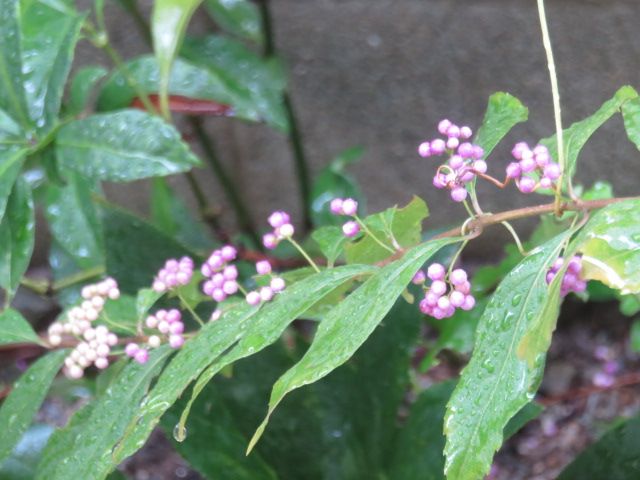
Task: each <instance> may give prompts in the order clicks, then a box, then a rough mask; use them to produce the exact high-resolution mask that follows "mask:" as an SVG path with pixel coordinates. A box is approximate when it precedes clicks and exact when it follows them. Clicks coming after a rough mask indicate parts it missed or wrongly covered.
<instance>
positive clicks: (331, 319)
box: [248, 238, 460, 450]
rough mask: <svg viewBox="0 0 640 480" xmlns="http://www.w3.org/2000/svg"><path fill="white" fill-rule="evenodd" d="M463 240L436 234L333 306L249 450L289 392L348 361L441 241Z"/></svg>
mask: <svg viewBox="0 0 640 480" xmlns="http://www.w3.org/2000/svg"><path fill="white" fill-rule="evenodd" d="M459 240H460V239H458V238H449V239H441V240H433V241H430V242H427V243H424V244H422V245H419V246H417V247H415V248H413V249H411V250H409V251H407V252H406V253H405V255H404V256H403V257H402V258H401V259H399V260H396V261H395V262H392V263H390V264H389V265H387V266H385V267H384V268H382V269H381V270H380V271H379V272H378V273H376V274H375V275H373V276H372V277H371V278H369V279H368V280H367V281H366V282H365V283H364V284H362V286H360V287H359V288H358V289H356V290H355V291H354V292H353V293H352V294H351V295H349V296H348V297H347V298H346V299H345V300H344V301H343V302H341V303H340V304H339V305H338V306H336V307H335V308H334V309H333V310H331V312H329V314H327V316H326V317H325V318H324V320H323V321H322V322H321V323H320V326H319V327H318V331H317V332H316V335H315V337H314V341H313V343H312V344H311V347H310V348H309V350H308V351H307V353H306V354H305V355H304V357H303V358H302V360H300V362H298V363H297V364H296V365H295V366H294V367H293V368H291V369H290V370H288V371H287V372H286V373H285V374H284V375H283V376H282V377H280V379H278V381H277V382H276V384H275V385H274V386H273V391H272V393H271V398H270V400H269V411H268V413H267V416H266V418H265V420H264V421H263V422H262V424H261V425H260V426H259V427H258V429H257V431H256V433H255V434H254V436H253V438H252V439H251V442H250V444H249V448H248V450H251V448H253V446H254V445H255V444H256V442H257V441H258V439H259V438H260V436H261V434H262V432H263V431H264V429H265V428H266V426H267V422H268V421H269V416H270V415H271V414H272V413H273V411H274V410H275V408H276V407H277V405H278V404H279V403H280V402H281V401H282V399H283V398H284V397H285V395H287V393H289V392H291V391H292V390H295V389H296V388H299V387H302V386H303V385H307V384H309V383H313V382H315V381H318V380H319V379H321V378H322V377H324V376H326V375H327V374H328V373H329V372H331V371H332V370H333V369H335V368H337V367H338V366H340V365H342V364H343V363H344V362H346V361H347V360H348V359H349V358H350V357H351V356H352V355H353V354H354V352H355V351H356V350H357V349H358V348H359V347H360V346H361V345H362V344H363V343H364V341H365V340H366V339H367V337H368V336H369V335H370V334H371V332H373V330H374V329H375V327H376V326H377V325H378V323H379V322H380V321H381V320H382V319H383V318H384V316H385V315H386V314H387V312H388V311H389V310H390V309H391V307H392V306H393V304H394V303H395V302H396V300H397V299H398V297H399V296H400V295H401V293H402V291H403V290H404V289H405V288H406V286H407V284H408V283H409V282H410V281H411V278H413V276H414V275H415V273H416V272H417V271H418V270H419V268H420V266H421V265H422V264H423V263H424V262H425V261H427V260H428V259H429V258H430V257H431V256H432V255H433V254H434V253H436V252H437V251H438V250H439V249H440V248H441V247H443V246H445V245H447V244H449V243H454V242H456V241H459Z"/></svg>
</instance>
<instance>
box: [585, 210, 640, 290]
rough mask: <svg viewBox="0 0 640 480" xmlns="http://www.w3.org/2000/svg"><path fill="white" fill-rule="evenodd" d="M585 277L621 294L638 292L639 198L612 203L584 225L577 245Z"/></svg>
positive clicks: (639, 269) (639, 259) (639, 274)
mask: <svg viewBox="0 0 640 480" xmlns="http://www.w3.org/2000/svg"><path fill="white" fill-rule="evenodd" d="M579 250H580V252H582V262H583V272H582V276H583V278H584V279H587V280H599V281H601V282H602V283H604V284H605V285H608V286H609V287H611V288H615V289H617V290H620V292H621V293H622V294H628V293H640V200H633V199H632V200H626V201H623V202H618V203H614V204H611V205H608V206H607V207H605V208H603V209H601V210H600V211H598V212H596V213H595V214H594V215H593V216H592V217H591V219H590V220H589V223H588V224H587V225H586V226H585V228H584V230H583V235H582V241H581V246H580V247H579Z"/></svg>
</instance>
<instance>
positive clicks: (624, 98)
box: [540, 86, 638, 180]
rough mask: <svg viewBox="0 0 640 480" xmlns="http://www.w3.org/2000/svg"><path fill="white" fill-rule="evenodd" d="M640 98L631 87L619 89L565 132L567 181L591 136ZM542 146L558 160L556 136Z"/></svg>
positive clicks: (573, 172)
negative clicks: (631, 101) (592, 112)
mask: <svg viewBox="0 0 640 480" xmlns="http://www.w3.org/2000/svg"><path fill="white" fill-rule="evenodd" d="M637 97H638V93H637V92H636V91H635V90H634V89H633V88H631V87H629V86H625V87H622V88H621V89H619V90H618V91H617V92H616V94H615V95H614V96H613V98H612V99H610V100H607V101H606V102H605V103H603V104H602V106H601V107H600V108H599V109H598V110H597V111H596V112H595V113H594V114H593V115H591V116H589V117H587V118H585V119H584V120H581V121H579V122H576V123H574V124H572V125H571V126H570V127H569V128H567V129H565V130H564V131H563V134H562V135H563V139H564V150H565V162H566V164H565V174H566V177H563V178H565V179H566V180H569V179H570V178H572V177H573V175H574V174H575V171H576V164H577V162H578V155H579V154H580V151H581V150H582V147H584V146H585V144H586V143H587V141H588V140H589V138H590V137H591V135H593V134H594V132H595V131H596V130H597V129H598V128H600V127H601V126H602V125H603V124H604V123H605V122H606V121H607V120H609V119H610V118H611V117H612V116H613V115H614V114H615V113H617V112H619V111H620V109H621V108H622V106H623V105H624V104H625V103H627V102H628V101H629V100H632V99H634V98H637ZM540 143H541V144H542V145H545V146H546V147H547V148H548V149H549V153H550V154H551V157H552V158H554V159H555V160H556V161H557V160H558V144H557V140H556V136H555V135H553V136H552V137H549V138H545V139H542V140H540Z"/></svg>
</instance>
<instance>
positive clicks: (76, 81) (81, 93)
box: [67, 67, 108, 115]
mask: <svg viewBox="0 0 640 480" xmlns="http://www.w3.org/2000/svg"><path fill="white" fill-rule="evenodd" d="M107 73H108V72H107V70H106V69H105V68H104V67H82V68H80V69H79V70H78V72H77V73H76V74H75V76H74V77H73V80H72V82H71V87H70V88H69V105H68V108H67V110H68V113H70V114H71V115H78V114H80V113H82V112H83V111H84V110H85V109H87V108H88V107H89V99H90V96H91V93H92V91H93V88H94V87H95V85H96V83H98V82H99V81H100V80H101V79H103V78H104V77H105V76H106V75H107Z"/></svg>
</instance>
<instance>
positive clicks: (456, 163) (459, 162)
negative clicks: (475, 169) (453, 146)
mask: <svg viewBox="0 0 640 480" xmlns="http://www.w3.org/2000/svg"><path fill="white" fill-rule="evenodd" d="M460 148H462V145H461V146H460ZM471 150H472V151H473V148H472V149H471ZM458 151H460V150H458ZM463 165H464V158H462V156H460V155H452V156H451V158H450V159H449V166H450V167H451V168H453V169H454V170H457V169H459V168H460V167H462V166H463Z"/></svg>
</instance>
